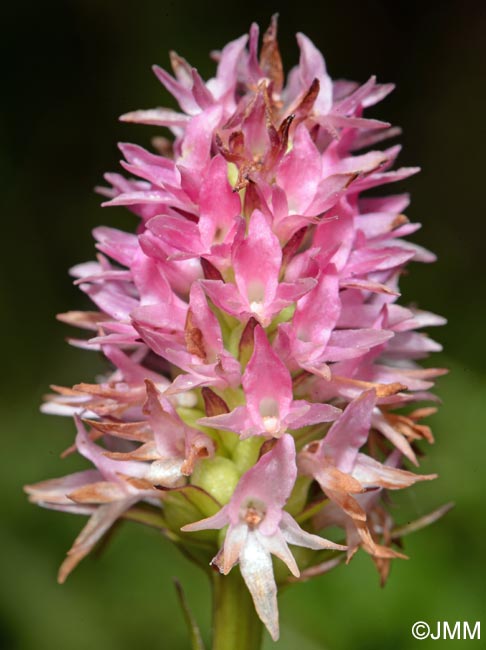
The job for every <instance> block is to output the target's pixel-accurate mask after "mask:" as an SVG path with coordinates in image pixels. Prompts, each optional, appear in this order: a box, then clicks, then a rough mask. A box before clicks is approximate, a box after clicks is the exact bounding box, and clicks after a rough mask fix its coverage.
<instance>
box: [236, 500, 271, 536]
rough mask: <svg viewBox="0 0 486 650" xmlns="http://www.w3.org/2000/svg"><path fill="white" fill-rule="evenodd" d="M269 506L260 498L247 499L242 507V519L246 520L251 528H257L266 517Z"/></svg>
mask: <svg viewBox="0 0 486 650" xmlns="http://www.w3.org/2000/svg"><path fill="white" fill-rule="evenodd" d="M266 514H267V507H266V505H265V504H264V503H263V501H260V500H259V499H252V498H250V499H247V500H246V501H245V502H244V503H242V504H241V507H240V520H241V521H242V522H244V523H245V524H246V525H247V526H248V528H249V529H250V530H255V528H258V526H259V525H260V524H261V522H262V521H263V520H264V519H265V515H266Z"/></svg>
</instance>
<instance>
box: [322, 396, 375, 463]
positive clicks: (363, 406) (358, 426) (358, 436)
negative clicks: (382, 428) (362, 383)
mask: <svg viewBox="0 0 486 650" xmlns="http://www.w3.org/2000/svg"><path fill="white" fill-rule="evenodd" d="M375 402H376V392H375V391H374V390H368V391H366V392H364V393H363V394H362V395H361V396H360V397H358V399H355V400H354V401H353V402H351V403H350V404H348V406H347V407H346V408H345V409H344V412H343V414H342V415H341V417H340V418H339V420H337V421H336V422H335V423H334V424H333V425H332V427H331V428H330V429H329V432H328V434H327V435H326V437H325V438H324V444H325V446H326V447H331V448H332V453H333V457H334V462H335V465H336V467H337V468H338V469H340V470H341V471H342V472H347V473H349V472H351V471H352V469H353V467H354V463H355V462H356V458H357V455H358V450H359V449H360V448H361V447H362V446H363V445H364V444H365V442H366V440H367V439H368V433H369V430H370V426H371V414H372V412H373V408H374V406H375Z"/></svg>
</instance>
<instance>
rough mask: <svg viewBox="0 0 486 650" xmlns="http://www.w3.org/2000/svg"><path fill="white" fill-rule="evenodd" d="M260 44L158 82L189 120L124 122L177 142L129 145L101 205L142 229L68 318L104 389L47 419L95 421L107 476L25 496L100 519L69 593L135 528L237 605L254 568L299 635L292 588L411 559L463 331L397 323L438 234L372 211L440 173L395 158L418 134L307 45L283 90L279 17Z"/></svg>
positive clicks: (379, 88)
mask: <svg viewBox="0 0 486 650" xmlns="http://www.w3.org/2000/svg"><path fill="white" fill-rule="evenodd" d="M258 40H259V29H258V26H257V25H252V26H251V28H250V32H249V35H244V36H241V37H240V38H238V39H236V40H234V41H232V42H230V43H228V44H227V45H226V46H225V47H224V48H223V49H222V50H221V51H220V52H218V53H216V54H215V58H216V59H217V69H216V72H215V76H214V77H213V78H211V79H209V80H208V81H205V80H203V79H202V78H201V76H200V75H199V73H198V72H197V71H196V70H195V69H194V68H193V67H192V66H191V65H190V64H189V63H188V62H187V61H186V60H185V59H184V58H183V57H182V56H179V55H178V54H175V53H174V52H173V53H171V56H170V62H171V65H172V71H173V74H170V73H169V72H167V71H165V70H163V69H162V68H160V67H158V66H155V67H154V73H155V76H156V77H157V79H158V80H159V82H160V83H161V85H162V86H163V87H164V88H165V89H166V90H167V91H168V92H169V93H170V94H171V95H172V96H173V97H174V99H175V101H176V103H177V105H178V108H176V109H167V108H156V109H141V110H135V111H133V112H130V113H127V114H125V115H123V116H122V117H121V120H122V121H123V122H126V123H138V124H146V125H149V126H150V127H151V128H152V129H157V134H158V135H157V137H156V138H155V139H154V140H153V148H152V149H151V150H147V149H144V148H142V147H140V146H138V145H133V144H127V143H123V144H121V145H120V150H121V153H122V156H123V160H122V162H121V165H122V168H123V169H124V171H125V172H126V175H122V174H119V173H109V174H106V176H105V180H106V184H107V186H105V187H102V188H99V192H100V193H101V194H102V195H103V196H104V197H105V199H106V200H105V203H104V205H106V206H126V207H127V208H128V209H129V210H131V211H132V212H133V213H134V214H135V215H136V216H137V218H138V225H137V228H136V232H135V233H127V232H122V231H120V230H117V229H116V228H107V227H100V228H96V229H95V230H94V232H93V235H94V239H95V242H96V249H97V252H96V256H95V259H94V260H93V261H91V262H87V263H84V264H79V265H77V266H75V267H73V268H72V269H71V274H72V276H73V277H74V281H75V284H76V285H77V286H79V287H80V289H81V290H82V291H83V292H84V293H85V294H87V296H88V297H89V298H90V300H91V301H92V303H93V308H92V310H90V311H87V312H81V311H70V312H66V313H64V314H60V315H59V319H60V320H62V321H63V322H64V323H66V324H69V325H72V326H75V327H77V328H79V329H81V330H84V331H85V332H86V333H87V336H86V337H84V338H83V337H82V336H78V337H75V338H71V339H70V343H71V344H72V345H74V346H77V347H79V348H82V349H84V350H92V351H96V352H97V353H98V354H99V355H100V356H101V357H103V358H104V359H105V361H106V364H105V368H104V374H101V375H100V376H98V378H97V380H96V381H95V382H89V381H83V382H81V383H77V384H75V385H74V386H73V387H64V386H54V387H53V394H52V395H50V396H49V397H48V400H47V402H46V404H45V405H44V406H43V410H44V411H45V412H48V413H55V414H58V415H67V416H70V417H74V420H75V430H76V435H75V439H74V443H73V444H71V445H69V446H68V447H67V449H66V450H65V452H64V455H69V454H73V453H77V454H78V455H79V456H81V457H82V458H83V459H84V460H83V462H86V463H87V467H86V469H84V470H83V471H80V472H76V473H75V474H69V475H67V476H64V477H61V478H57V479H52V480H48V481H42V482H40V483H37V484H34V485H30V486H27V487H26V491H27V492H28V494H29V497H30V499H31V500H32V501H33V502H34V503H37V504H39V505H42V506H45V507H48V508H53V509H56V510H61V511H65V512H71V513H76V514H80V515H85V516H86V515H87V516H89V520H88V523H87V525H86V526H85V528H84V529H83V530H82V532H81V534H80V535H79V536H78V538H77V539H76V540H75V542H74V545H73V547H72V549H71V550H70V551H69V552H68V557H67V559H66V560H65V561H64V563H63V565H62V567H61V571H60V574H59V580H60V581H61V582H62V581H64V580H65V579H66V577H67V575H68V574H69V573H70V572H71V571H72V570H73V569H74V567H75V566H76V565H77V564H78V563H79V562H80V561H81V560H82V559H83V558H84V557H85V556H86V555H87V554H88V553H89V551H90V550H91V549H92V548H93V547H94V546H95V545H96V544H97V542H98V541H99V540H100V539H101V538H102V537H103V536H104V535H105V534H106V533H107V532H108V531H109V529H110V528H111V527H112V526H113V524H114V523H115V522H116V521H117V520H118V519H121V518H128V519H132V520H135V521H138V522H142V523H146V524H148V525H151V526H156V527H158V528H159V529H160V530H161V531H162V533H163V534H165V535H166V536H167V537H168V538H169V539H170V540H172V541H174V542H175V543H176V544H177V545H178V547H179V548H180V549H182V550H183V551H184V552H185V553H186V554H187V555H189V556H190V557H192V558H193V559H194V560H195V561H196V562H197V563H198V564H199V565H200V566H201V567H203V568H204V569H206V570H207V568H208V566H209V564H210V562H212V564H214V565H215V566H216V567H217V568H218V569H219V571H220V574H213V582H214V580H216V579H217V580H218V581H219V582H218V584H219V585H222V587H221V588H222V589H224V585H225V584H227V583H228V581H229V578H227V577H226V576H227V574H228V573H229V572H230V571H233V574H232V578H231V579H233V578H234V579H237V580H238V581H239V582H238V584H239V586H240V587H241V588H242V589H246V588H247V589H248V590H249V592H250V594H251V596H252V598H253V602H254V605H255V610H256V613H257V615H258V617H259V618H260V619H261V621H262V622H263V624H264V625H265V626H266V628H267V629H268V631H269V633H270V635H271V637H272V638H273V639H277V638H278V634H279V623H278V608H277V585H280V584H282V582H287V583H288V582H290V581H292V580H293V581H295V580H298V579H307V578H308V577H309V576H312V575H318V574H319V573H322V572H324V571H325V570H328V569H329V568H330V567H331V566H335V565H337V564H338V563H339V561H340V558H342V557H344V555H342V554H341V553H340V552H341V551H343V550H346V549H347V558H348V561H349V560H350V559H351V557H352V556H353V555H354V554H355V553H356V552H357V551H358V549H359V548H362V549H364V550H365V551H366V552H367V553H368V554H369V555H370V556H371V557H372V558H373V560H374V562H375V563H376V566H377V568H378V570H379V572H380V578H381V580H382V582H384V580H385V579H386V578H387V576H388V572H389V566H390V561H391V560H392V559H394V558H402V557H404V555H403V553H401V552H400V550H399V549H398V548H394V546H395V547H397V542H398V541H399V540H398V539H397V538H396V537H394V536H393V534H392V532H391V531H392V528H391V525H392V524H391V522H392V519H391V515H390V514H389V513H388V512H387V505H388V502H387V500H386V498H385V497H386V493H387V491H388V490H399V489H406V488H407V487H409V486H411V485H413V484H414V483H416V482H417V481H424V480H430V479H432V478H435V475H434V474H427V475H424V474H420V473H415V472H412V471H411V469H414V468H416V467H417V466H418V464H419V460H418V459H419V458H420V457H421V456H423V453H424V449H423V446H424V444H425V443H432V442H433V436H432V432H431V430H430V428H429V427H428V426H427V425H426V424H424V423H423V419H424V418H425V417H427V416H428V415H431V414H432V413H433V412H434V410H435V408H434V406H430V405H429V406H423V405H422V406H420V407H417V406H414V404H415V402H424V401H429V402H434V401H436V398H435V396H434V394H433V392H432V389H433V384H434V380H435V378H436V377H438V376H440V375H441V374H443V373H444V372H445V371H444V370H443V369H441V368H433V367H429V366H427V368H422V367H421V366H420V361H421V360H422V359H424V358H425V357H427V356H428V355H429V353H431V352H434V351H436V350H440V345H439V344H438V343H436V342H435V341H433V340H432V339H431V338H430V337H429V336H428V334H426V333H424V332H423V331H422V329H423V328H430V327H433V326H436V325H441V324H443V323H444V320H443V319H442V318H440V317H439V316H436V315H434V314H431V313H429V312H427V311H424V310H422V309H418V308H417V307H416V306H415V305H413V304H412V305H404V304H400V303H399V299H400V289H399V280H400V277H401V275H402V273H403V271H404V268H405V267H406V266H407V265H408V264H409V263H410V262H412V261H416V262H424V263H429V262H432V261H433V260H434V259H435V258H434V255H433V254H432V253H430V252H429V251H427V250H425V249H424V248H422V247H421V246H419V245H417V244H415V243H413V242H410V241H409V240H408V239H406V238H407V237H408V236H409V235H412V234H413V233H414V232H416V231H417V230H418V229H419V227H420V224H414V223H410V221H409V220H408V218H407V217H406V216H405V214H404V211H405V210H406V209H407V206H408V204H409V197H408V195H407V194H403V193H398V194H391V195H388V196H386V195H384V194H383V193H382V192H381V193H380V194H379V195H377V196H374V195H373V192H372V191H373V190H374V188H377V187H381V186H383V185H387V184H389V183H395V182H399V181H402V180H404V179H406V178H408V177H409V176H411V175H412V174H415V173H416V172H417V171H418V169H417V168H415V167H402V168H396V166H395V163H396V159H397V157H398V154H399V151H400V147H399V146H397V145H394V146H385V148H384V149H382V144H383V143H385V142H387V140H388V139H391V138H393V137H395V136H396V135H397V134H398V133H399V129H397V128H395V127H392V126H391V125H390V124H388V123H387V122H383V121H380V120H376V119H374V118H373V117H370V116H369V114H368V112H369V109H371V108H372V107H373V106H374V105H375V104H376V103H377V102H379V101H380V100H382V99H383V98H384V97H386V95H388V94H389V93H390V92H391V91H392V90H393V86H392V85H391V84H382V83H378V81H377V80H376V78H375V77H370V79H369V80H368V81H366V82H365V83H364V84H361V85H360V84H358V83H354V82H350V81H334V80H332V79H331V77H330V76H329V73H328V71H327V66H326V63H325V61H324V58H323V57H322V55H321V53H320V52H319V50H318V49H317V47H316V46H315V45H314V44H313V43H312V42H311V41H310V40H309V39H308V38H307V37H306V36H304V35H303V34H298V35H297V42H298V46H299V49H300V58H299V61H298V63H297V65H296V66H295V67H294V68H293V69H291V70H290V71H289V74H288V75H287V77H285V74H284V69H283V65H282V59H281V56H280V52H279V46H278V41H277V18H276V17H273V18H272V21H271V24H270V27H269V28H268V30H267V31H266V33H265V34H264V36H263V41H262V45H261V48H260V51H259V45H258ZM158 129H163V131H161V132H159V131H158ZM161 134H162V135H161ZM167 135H168V136H169V137H166V136H167ZM369 190H371V192H370V193H369V192H368V191H369ZM419 452H420V453H419ZM445 511H446V509H439V510H438V511H437V512H438V513H443V512H445ZM437 516H438V515H437ZM437 516H435V515H434V516H430V517H425V518H423V521H424V522H429V521H432V520H434V519H436V518H437ZM297 522H299V523H297ZM300 524H302V526H303V527H301V526H300ZM330 526H337V527H338V528H339V529H341V531H342V537H341V538H340V537H338V538H337V539H338V540H339V541H346V545H343V544H340V543H334V542H332V541H329V540H328V539H326V537H325V536H324V535H325V534H326V529H327V528H328V527H330ZM214 530H220V531H221V532H220V533H215V532H211V531H214ZM201 531H204V532H201ZM295 546H298V547H301V548H300V549H299V550H298V551H295V550H293V549H292V547H295ZM194 549H196V551H194ZM294 553H295V554H296V557H294ZM272 556H275V557H276V558H278V559H280V560H282V562H283V563H284V565H285V566H286V567H287V569H288V573H290V574H291V575H288V573H286V572H285V571H286V570H285V567H279V570H278V572H275V573H274V566H273V559H272ZM296 558H297V559H298V562H299V566H298V565H297V560H296ZM237 564H238V565H239V568H236V567H235V565H237ZM299 567H300V568H299ZM240 573H241V576H242V579H241V576H240V575H239V574H240ZM215 576H216V577H215ZM225 580H226V583H225ZM248 602H249V603H250V605H251V601H250V600H249V599H248ZM237 614H238V613H237ZM226 615H229V614H228V613H227V614H226ZM235 615H236V614H235ZM239 615H241V616H243V614H242V613H241V612H240V613H239ZM217 617H218V612H216V613H215V620H217ZM247 623H248V621H247ZM253 623H254V624H257V625H260V624H259V622H258V619H257V618H255V619H254V620H253ZM247 627H248V625H247ZM250 627H251V626H250ZM236 628H237V626H233V627H231V626H226V627H224V630H226V631H225V632H222V631H221V630H223V628H222V627H221V628H220V627H218V626H217V625H216V626H215V635H216V637H218V635H219V634H223V633H224V634H226V633H227V631H228V630H230V629H236ZM259 629H261V626H260V627H259ZM216 643H217V644H218V645H217V647H228V648H230V647H233V646H234V645H235V643H234V640H231V639H228V638H226V637H225V638H224V639H223V640H221V638H219V637H218V638H216V640H215V644H216ZM254 643H256V641H254ZM238 647H243V646H240V645H239V646H238ZM252 650H256V648H255V647H254V646H252Z"/></svg>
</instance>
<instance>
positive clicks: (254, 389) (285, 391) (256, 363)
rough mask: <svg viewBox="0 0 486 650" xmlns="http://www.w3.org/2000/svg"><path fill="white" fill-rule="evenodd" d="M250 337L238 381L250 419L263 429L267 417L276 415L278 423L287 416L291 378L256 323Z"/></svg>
mask: <svg viewBox="0 0 486 650" xmlns="http://www.w3.org/2000/svg"><path fill="white" fill-rule="evenodd" d="M254 337H255V347H254V350H253V355H252V357H251V359H250V361H249V363H248V365H247V367H246V370H245V373H244V375H243V380H242V382H243V388H244V391H245V397H246V403H247V408H248V413H249V414H250V417H251V419H252V420H253V422H254V423H255V424H260V425H263V427H264V428H266V427H265V423H267V422H270V418H272V421H273V420H274V419H275V418H276V421H277V424H278V423H279V422H280V421H281V420H283V419H284V418H285V416H286V415H287V413H288V411H289V408H290V404H291V401H292V379H291V377H290V373H289V371H288V370H287V367H286V366H285V364H284V363H283V362H282V361H281V359H280V358H279V357H278V356H277V354H276V353H275V352H274V350H273V349H272V347H271V345H270V343H269V341H268V339H267V336H266V334H265V332H264V330H263V329H262V328H261V327H260V326H259V325H257V327H256V328H255V333H254ZM266 418H268V419H266Z"/></svg>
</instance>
